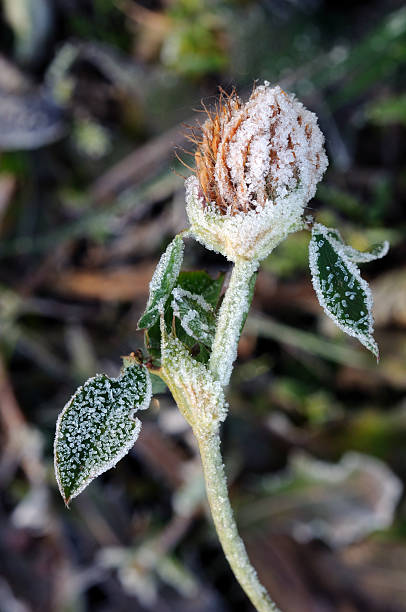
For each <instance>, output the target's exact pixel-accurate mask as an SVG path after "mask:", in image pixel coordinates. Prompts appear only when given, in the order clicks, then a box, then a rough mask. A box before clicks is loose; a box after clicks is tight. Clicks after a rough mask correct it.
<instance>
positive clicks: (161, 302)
mask: <svg viewBox="0 0 406 612" xmlns="http://www.w3.org/2000/svg"><path fill="white" fill-rule="evenodd" d="M183 250H184V244H183V240H182V237H181V236H179V235H178V236H175V238H174V239H173V240H172V242H171V243H170V244H169V245H168V247H167V249H166V251H165V252H164V253H163V254H162V256H161V259H160V260H159V263H158V265H157V267H156V270H155V272H154V274H153V277H152V280H151V282H150V284H149V298H148V302H147V306H146V308H145V312H144V314H143V315H142V317H141V318H140V320H139V321H138V328H139V329H149V328H150V327H152V326H153V325H154V323H156V321H157V320H158V318H159V315H160V314H161V312H164V307H165V304H166V302H167V300H168V297H169V296H170V294H171V293H172V289H173V288H174V287H175V285H176V281H177V279H178V276H179V272H180V268H181V265H182V260H183Z"/></svg>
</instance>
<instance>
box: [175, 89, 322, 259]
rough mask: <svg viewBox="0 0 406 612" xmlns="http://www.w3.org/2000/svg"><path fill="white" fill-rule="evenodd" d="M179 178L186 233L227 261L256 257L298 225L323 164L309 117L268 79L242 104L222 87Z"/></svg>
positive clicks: (318, 139)
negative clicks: (187, 170) (191, 168)
mask: <svg viewBox="0 0 406 612" xmlns="http://www.w3.org/2000/svg"><path fill="white" fill-rule="evenodd" d="M191 139H192V140H193V141H194V142H195V144H196V152H195V161H196V172H195V176H192V177H189V178H188V179H187V181H186V211H187V214H188V217H189V221H190V224H191V231H192V233H193V235H194V236H195V237H196V239H197V240H200V241H201V242H202V243H203V244H204V245H205V246H206V247H207V248H210V249H213V250H215V251H218V252H220V253H223V254H224V255H225V256H226V257H228V258H229V259H230V260H232V261H236V260H237V259H239V258H243V259H263V258H264V257H266V256H267V255H268V254H269V253H270V252H271V250H272V249H273V248H275V246H276V245H277V244H279V243H280V242H281V240H283V239H284V238H285V237H286V236H287V235H288V234H289V233H290V232H292V231H295V230H297V229H298V228H299V227H300V225H301V223H302V216H303V211H304V208H305V206H306V204H307V202H308V201H309V200H310V199H311V198H312V197H313V196H314V193H315V191H316V185H317V183H318V181H319V180H320V179H321V177H322V176H323V173H324V171H325V169H326V167H327V157H326V154H325V152H324V147H323V143H324V137H323V134H322V133H321V131H320V129H319V127H318V125H317V118H316V115H314V114H313V113H311V112H310V111H308V110H307V109H306V108H305V107H304V106H303V104H301V103H300V102H299V101H298V100H296V99H295V98H294V97H293V96H290V95H288V94H286V93H285V92H284V91H282V89H281V88H280V87H270V85H269V83H267V82H265V83H264V84H263V85H260V86H259V87H256V88H255V89H254V91H253V92H252V94H251V96H250V98H249V100H248V101H247V102H246V103H245V104H243V103H242V102H241V100H240V99H239V97H238V96H237V94H236V93H235V92H233V93H232V94H230V95H226V94H225V93H224V92H221V95H220V98H219V101H218V104H217V107H216V108H215V109H214V111H212V112H208V111H207V119H206V121H205V122H204V123H203V125H202V126H201V134H200V135H199V137H194V136H193V137H192V138H191Z"/></svg>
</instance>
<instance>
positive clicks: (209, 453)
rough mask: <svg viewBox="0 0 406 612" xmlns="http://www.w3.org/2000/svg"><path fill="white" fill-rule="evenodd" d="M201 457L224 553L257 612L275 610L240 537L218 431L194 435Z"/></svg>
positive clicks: (208, 493)
mask: <svg viewBox="0 0 406 612" xmlns="http://www.w3.org/2000/svg"><path fill="white" fill-rule="evenodd" d="M197 440H198V443H199V449H200V455H201V458H202V464H203V470H204V476H205V482H206V490H207V497H208V500H209V504H210V509H211V514H212V517H213V521H214V524H215V527H216V530H217V534H218V537H219V539H220V542H221V545H222V547H223V550H224V554H225V556H226V558H227V560H228V562H229V564H230V566H231V569H232V571H233V572H234V574H235V576H236V578H237V580H238V582H239V583H240V585H241V586H242V588H243V589H244V591H245V593H246V594H247V596H248V597H249V599H250V600H251V602H252V604H253V605H254V606H255V608H256V609H257V610H258V612H271V611H272V612H278V609H277V607H276V606H275V604H274V603H273V602H272V601H271V599H270V597H269V595H268V593H267V591H266V589H265V587H263V586H262V584H261V583H260V581H259V579H258V576H257V573H256V571H255V569H254V568H253V566H252V565H251V563H250V560H249V558H248V555H247V551H246V549H245V546H244V543H243V541H242V539H241V538H240V536H239V534H238V531H237V525H236V523H235V519H234V515H233V511H232V508H231V505H230V500H229V497H228V490H227V481H226V476H225V473H224V465H223V460H222V457H221V452H220V436H219V434H218V432H216V433H211V434H209V435H207V436H202V435H200V436H198V437H197Z"/></svg>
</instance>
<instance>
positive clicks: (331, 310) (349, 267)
mask: <svg viewBox="0 0 406 612" xmlns="http://www.w3.org/2000/svg"><path fill="white" fill-rule="evenodd" d="M330 233H331V230H329V228H327V227H325V226H324V225H321V224H320V223H316V224H315V225H314V227H313V230H312V239H311V240H310V243H309V266H310V271H311V274H312V282H313V287H314V290H315V292H316V295H317V299H318V300H319V304H320V306H321V307H322V308H323V310H324V312H325V313H326V315H327V316H328V317H330V319H332V320H333V321H334V323H335V324H336V325H337V327H339V328H340V329H342V330H343V331H344V332H345V333H346V334H348V335H349V336H353V337H354V338H357V339H358V340H359V341H360V342H361V344H363V345H364V346H366V347H367V348H368V349H369V350H370V351H372V353H373V354H374V355H375V356H376V358H377V359H378V358H379V349H378V345H377V343H376V342H375V340H374V338H373V333H374V319H373V316H372V306H373V299H372V293H371V290H370V288H369V286H368V283H367V282H366V281H365V280H364V279H363V278H362V277H361V275H360V273H359V270H358V267H357V266H356V264H355V263H354V262H353V261H350V260H349V259H348V258H347V256H346V251H345V249H346V248H349V247H346V246H345V245H344V244H341V243H340V242H338V240H335V239H334V238H332V237H331V236H330ZM316 234H320V235H322V236H323V238H324V240H326V241H327V242H329V244H330V246H331V247H332V249H333V250H334V251H335V252H336V254H337V255H338V256H339V257H340V258H341V260H342V261H341V262H340V261H339V262H338V263H339V264H340V266H339V267H340V268H343V267H344V266H345V268H343V269H346V271H348V275H349V278H348V279H347V280H348V291H347V292H346V295H347V294H348V298H349V299H353V297H352V296H353V295H355V294H354V293H353V291H352V290H353V288H354V284H355V283H356V284H357V285H358V286H359V289H360V291H361V292H362V294H363V298H364V303H365V312H364V313H363V318H362V320H359V321H353V320H351V319H350V318H348V314H347V315H346V313H345V312H344V310H343V311H342V312H341V311H337V310H336V305H335V303H333V302H332V299H331V298H332V297H334V296H333V295H332V294H333V286H332V285H330V284H329V277H331V279H333V274H332V273H331V274H330V275H329V276H328V277H327V284H325V283H324V282H322V281H321V279H320V269H319V248H320V246H321V245H320V243H318V242H317V241H316V239H315V235H316ZM336 265H337V264H336ZM332 272H333V271H332ZM345 306H346V304H343V308H344V309H345ZM346 317H347V318H346ZM360 323H362V324H364V323H365V324H366V326H367V330H366V331H365V330H363V329H361V328H360Z"/></svg>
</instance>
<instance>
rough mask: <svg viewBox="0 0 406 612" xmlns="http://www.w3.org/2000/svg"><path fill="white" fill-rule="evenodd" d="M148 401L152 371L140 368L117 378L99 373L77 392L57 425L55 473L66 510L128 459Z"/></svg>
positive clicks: (131, 368) (125, 371)
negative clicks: (138, 414)
mask: <svg viewBox="0 0 406 612" xmlns="http://www.w3.org/2000/svg"><path fill="white" fill-rule="evenodd" d="M150 399H151V381H150V378H149V374H148V371H147V369H146V368H145V366H141V365H138V364H133V365H128V366H127V367H126V368H125V369H124V370H123V372H122V374H121V375H120V376H119V377H118V378H109V377H108V376H106V375H105V374H98V375H97V376H95V377H94V378H90V379H89V380H88V381H87V382H86V383H85V384H84V385H83V386H82V387H79V389H78V390H77V391H76V393H75V394H74V395H73V397H72V398H71V399H70V400H69V402H68V403H67V404H66V406H65V408H64V409H63V410H62V412H61V414H60V415H59V417H58V421H57V425H56V435H55V444H54V454H55V473H56V479H57V481H58V486H59V490H60V492H61V495H62V497H63V499H64V500H65V503H66V505H69V503H70V501H71V500H72V499H73V498H74V497H76V496H77V495H79V493H81V492H82V491H83V489H84V488H85V487H86V486H87V485H88V484H89V483H90V482H91V481H92V480H93V479H94V478H96V477H97V476H99V475H100V474H102V473H103V472H105V471H107V470H109V469H110V468H111V467H114V466H115V465H116V463H117V462H118V461H119V460H120V459H121V458H122V457H124V455H126V454H127V452H128V451H129V450H130V448H131V447H132V446H133V444H134V442H135V441H136V439H137V437H138V434H139V431H140V428H141V422H140V421H139V419H137V418H134V413H135V412H136V411H137V410H144V409H145V408H148V406H149V402H150Z"/></svg>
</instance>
